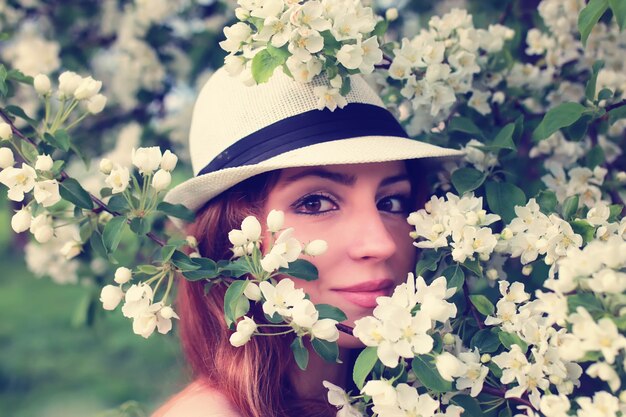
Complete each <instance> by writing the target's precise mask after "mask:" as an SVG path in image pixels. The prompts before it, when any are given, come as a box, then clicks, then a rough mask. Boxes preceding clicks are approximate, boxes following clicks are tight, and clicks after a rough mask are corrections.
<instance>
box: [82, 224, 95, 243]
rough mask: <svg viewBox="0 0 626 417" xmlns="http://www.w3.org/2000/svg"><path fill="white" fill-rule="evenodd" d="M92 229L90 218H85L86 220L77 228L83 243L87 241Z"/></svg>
mask: <svg viewBox="0 0 626 417" xmlns="http://www.w3.org/2000/svg"><path fill="white" fill-rule="evenodd" d="M93 231H94V226H93V222H91V221H90V220H87V221H86V222H84V223H83V224H82V225H81V226H80V229H79V235H80V241H81V242H83V243H87V241H88V240H89V238H90V237H91V234H92V233H93Z"/></svg>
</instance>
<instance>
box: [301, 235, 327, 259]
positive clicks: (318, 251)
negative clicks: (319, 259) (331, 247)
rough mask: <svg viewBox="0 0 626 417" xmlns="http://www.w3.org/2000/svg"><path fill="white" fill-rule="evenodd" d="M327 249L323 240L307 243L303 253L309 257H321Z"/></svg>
mask: <svg viewBox="0 0 626 417" xmlns="http://www.w3.org/2000/svg"><path fill="white" fill-rule="evenodd" d="M327 249H328V244H327V243H326V241H325V240H321V239H317V240H314V241H312V242H309V244H308V245H306V246H305V248H304V253H305V254H307V255H310V256H319V255H322V254H323V253H324V252H326V250H327Z"/></svg>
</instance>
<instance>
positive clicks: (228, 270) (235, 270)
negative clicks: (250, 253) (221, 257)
mask: <svg viewBox="0 0 626 417" xmlns="http://www.w3.org/2000/svg"><path fill="white" fill-rule="evenodd" d="M218 271H219V272H220V273H221V274H223V275H226V276H229V277H234V278H239V277H241V276H243V275H245V274H247V273H250V272H253V271H251V270H250V265H248V262H247V261H246V258H239V259H237V260H236V261H234V262H230V263H228V264H227V265H225V266H222V267H220V266H219V265H218Z"/></svg>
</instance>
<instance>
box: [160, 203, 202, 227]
mask: <svg viewBox="0 0 626 417" xmlns="http://www.w3.org/2000/svg"><path fill="white" fill-rule="evenodd" d="M157 210H159V211H161V212H163V213H165V214H166V215H168V216H172V217H176V218H179V219H182V220H185V221H186V222H190V223H191V222H193V221H194V220H195V218H196V214H195V213H194V212H193V211H191V210H189V209H188V208H187V207H185V206H183V205H182V204H171V203H166V202H165V201H162V202H160V203H159V205H158V206H157Z"/></svg>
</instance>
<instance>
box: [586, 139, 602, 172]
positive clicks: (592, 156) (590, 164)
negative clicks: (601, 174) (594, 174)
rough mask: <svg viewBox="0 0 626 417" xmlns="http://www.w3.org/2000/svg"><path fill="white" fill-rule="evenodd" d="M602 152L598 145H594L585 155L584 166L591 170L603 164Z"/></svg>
mask: <svg viewBox="0 0 626 417" xmlns="http://www.w3.org/2000/svg"><path fill="white" fill-rule="evenodd" d="M604 160H605V158H604V150H603V149H602V147H601V146H600V145H596V146H594V147H593V148H591V149H590V150H589V152H587V154H586V155H585V166H586V167H587V168H589V169H591V170H593V169H594V168H595V167H597V166H599V165H602V164H603V163H604Z"/></svg>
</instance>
